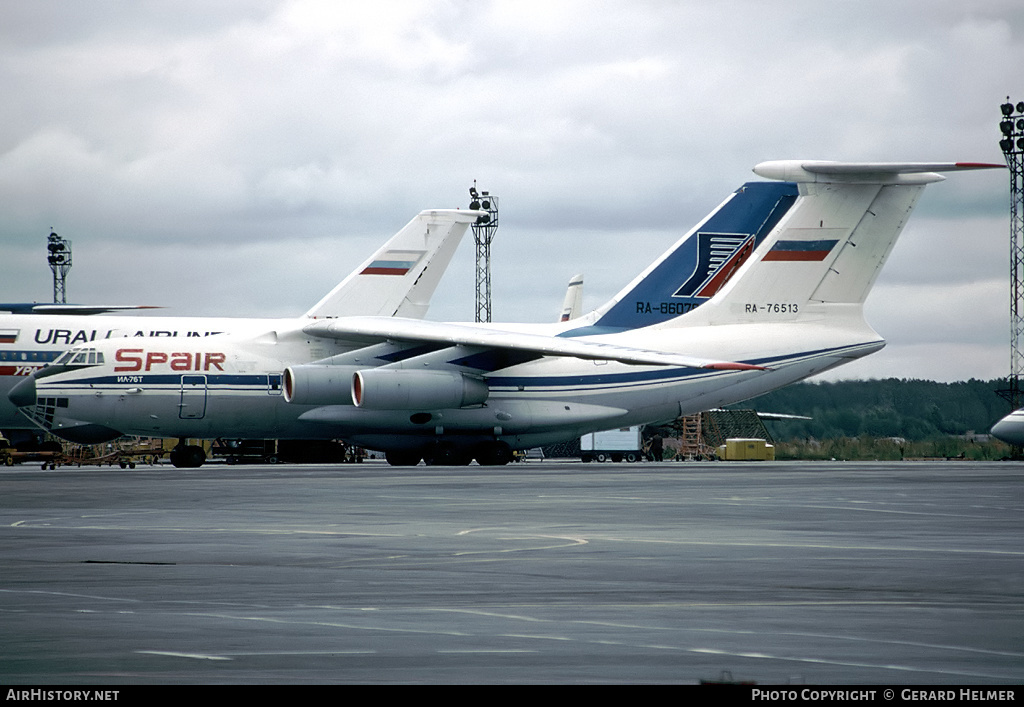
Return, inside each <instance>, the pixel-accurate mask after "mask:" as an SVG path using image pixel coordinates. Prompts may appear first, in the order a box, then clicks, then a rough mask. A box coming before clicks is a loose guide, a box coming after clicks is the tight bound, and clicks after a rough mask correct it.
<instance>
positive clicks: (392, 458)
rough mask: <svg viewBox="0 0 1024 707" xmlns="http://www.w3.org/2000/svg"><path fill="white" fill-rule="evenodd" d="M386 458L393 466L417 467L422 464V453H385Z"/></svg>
mask: <svg viewBox="0 0 1024 707" xmlns="http://www.w3.org/2000/svg"><path fill="white" fill-rule="evenodd" d="M384 458H385V459H387V460H388V464H390V465H391V466H416V465H417V464H419V463H420V458H421V457H420V453H419V452H410V451H408V450H401V451H390V452H384Z"/></svg>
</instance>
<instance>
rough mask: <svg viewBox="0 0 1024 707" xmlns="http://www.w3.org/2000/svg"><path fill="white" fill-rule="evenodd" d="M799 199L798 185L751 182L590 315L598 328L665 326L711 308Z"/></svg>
mask: <svg viewBox="0 0 1024 707" xmlns="http://www.w3.org/2000/svg"><path fill="white" fill-rule="evenodd" d="M796 198H797V185H796V184H793V183H785V182H782V183H780V182H749V183H747V184H744V185H743V186H742V187H740V188H739V189H737V190H736V191H735V192H734V193H733V194H731V195H730V196H729V197H728V198H727V199H726V200H725V201H723V202H722V203H721V204H720V205H719V206H718V207H717V208H716V209H715V210H714V211H712V212H711V213H710V214H708V216H706V217H705V218H704V219H703V220H702V221H701V222H700V223H699V224H697V226H695V227H694V228H693V229H692V230H690V231H689V232H688V233H687V234H686V235H684V236H683V237H682V238H680V239H679V240H678V241H677V242H676V243H675V244H674V245H673V246H672V247H671V248H669V249H668V250H667V251H666V252H665V253H664V254H662V256H661V257H660V258H658V259H657V260H656V261H655V262H654V263H652V264H651V265H650V266H649V267H648V268H647V269H646V270H644V271H643V272H642V273H641V274H640V275H638V276H637V277H636V278H635V279H634V280H633V281H632V282H631V283H629V284H628V285H627V286H626V287H625V288H624V289H623V290H622V291H620V292H619V293H618V294H617V295H615V297H613V298H612V299H611V300H610V301H609V302H608V303H606V304H605V305H603V306H602V307H600V308H599V309H598V310H597V311H596V312H594V313H593V314H592V315H590V317H589V319H590V321H591V322H592V323H593V325H594V326H595V327H607V328H611V329H635V328H639V327H645V326H650V325H653V324H660V323H662V322H665V321H668V320H670V319H674V318H675V317H677V316H679V315H680V314H685V313H687V312H690V311H692V310H694V309H695V308H697V307H699V306H700V305H702V304H704V303H705V302H708V301H709V300H710V299H711V297H713V296H714V294H715V293H716V292H718V291H719V290H720V289H721V288H722V287H723V286H724V285H725V284H726V283H727V282H728V281H729V279H730V278H731V277H732V276H733V275H734V274H735V273H736V272H737V270H738V269H739V267H740V266H741V265H743V263H744V262H746V260H747V258H749V257H750V254H751V253H753V252H754V249H756V248H757V247H758V246H759V245H760V244H761V243H762V242H763V241H764V239H765V237H767V235H768V234H769V233H770V232H771V230H772V228H773V227H774V226H775V224H776V223H778V222H779V219H781V218H782V217H783V216H784V215H785V214H786V212H787V211H788V210H789V209H790V207H792V205H793V203H794V201H795V200H796Z"/></svg>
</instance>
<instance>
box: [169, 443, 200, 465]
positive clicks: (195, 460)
mask: <svg viewBox="0 0 1024 707" xmlns="http://www.w3.org/2000/svg"><path fill="white" fill-rule="evenodd" d="M169 456H170V459H171V464H174V466H176V467H178V468H180V469H198V468H199V467H201V466H202V465H203V462H205V461H206V452H205V451H204V450H203V448H202V447H199V446H197V445H194V444H185V440H183V439H179V440H178V444H177V446H176V447H175V448H174V449H172V450H171V453H170V455H169Z"/></svg>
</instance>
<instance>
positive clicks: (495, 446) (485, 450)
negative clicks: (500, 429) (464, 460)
mask: <svg viewBox="0 0 1024 707" xmlns="http://www.w3.org/2000/svg"><path fill="white" fill-rule="evenodd" d="M476 461H477V463H478V464H479V465H480V466H504V465H505V464H508V463H509V462H510V461H512V447H510V446H508V445H507V444H506V443H505V442H488V443H486V444H482V445H480V447H479V448H477V451H476Z"/></svg>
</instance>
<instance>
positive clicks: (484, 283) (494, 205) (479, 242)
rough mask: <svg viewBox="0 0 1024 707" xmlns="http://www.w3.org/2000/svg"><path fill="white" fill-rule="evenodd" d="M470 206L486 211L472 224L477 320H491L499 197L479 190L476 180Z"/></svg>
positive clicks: (470, 192)
mask: <svg viewBox="0 0 1024 707" xmlns="http://www.w3.org/2000/svg"><path fill="white" fill-rule="evenodd" d="M469 197H470V199H471V201H470V203H469V208H470V209H472V210H474V211H486V212H487V213H486V214H483V215H481V216H480V217H479V218H478V219H477V220H476V223H474V224H473V225H472V229H473V240H474V241H476V321H478V322H489V321H491V241H493V240H494V234H495V233H496V232H497V230H498V197H496V196H493V195H492V194H491V193H490V192H486V191H483V192H478V191H477V190H476V181H475V180H474V181H473V186H471V187H470V188H469Z"/></svg>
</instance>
